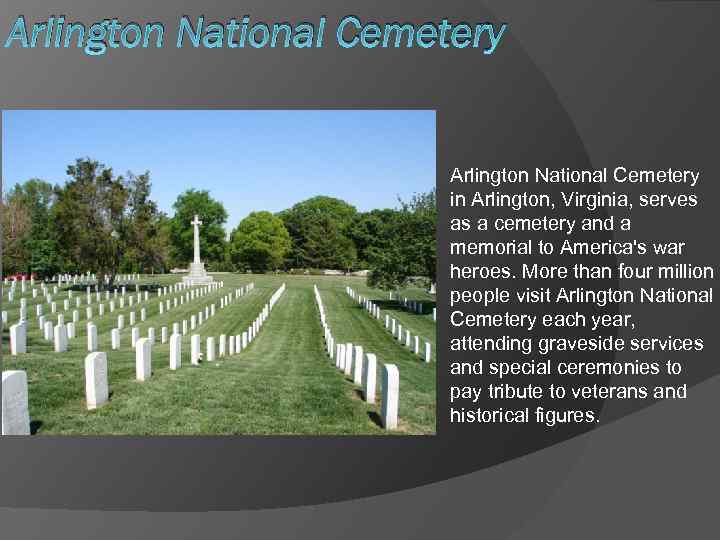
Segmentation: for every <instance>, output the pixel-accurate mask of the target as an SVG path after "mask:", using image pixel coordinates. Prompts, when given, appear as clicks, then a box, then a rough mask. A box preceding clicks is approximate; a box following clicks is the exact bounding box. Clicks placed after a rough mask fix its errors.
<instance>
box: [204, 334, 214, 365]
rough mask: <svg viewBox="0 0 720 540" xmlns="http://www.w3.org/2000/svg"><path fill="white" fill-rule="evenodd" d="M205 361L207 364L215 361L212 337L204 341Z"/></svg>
mask: <svg viewBox="0 0 720 540" xmlns="http://www.w3.org/2000/svg"><path fill="white" fill-rule="evenodd" d="M205 360H206V361H207V362H212V361H214V360H215V338H214V337H212V336H210V337H209V338H207V340H206V341H205Z"/></svg>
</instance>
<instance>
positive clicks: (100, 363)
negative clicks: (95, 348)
mask: <svg viewBox="0 0 720 540" xmlns="http://www.w3.org/2000/svg"><path fill="white" fill-rule="evenodd" d="M108 396H109V390H108V370H107V355H106V354H105V353H104V352H93V353H90V354H88V355H87V356H86V357H85V399H86V400H87V408H88V410H93V409H97V408H98V407H100V406H101V405H103V404H104V403H105V402H107V400H108Z"/></svg>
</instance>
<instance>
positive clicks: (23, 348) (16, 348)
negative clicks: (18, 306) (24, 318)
mask: <svg viewBox="0 0 720 540" xmlns="http://www.w3.org/2000/svg"><path fill="white" fill-rule="evenodd" d="M26 352H27V326H26V325H25V324H24V323H18V324H13V325H12V326H11V327H10V354H11V355H13V356H16V355H18V354H25V353H26ZM23 373H24V372H23ZM4 382H5V379H3V384H4ZM3 391H4V387H3Z"/></svg>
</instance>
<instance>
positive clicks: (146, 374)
mask: <svg viewBox="0 0 720 540" xmlns="http://www.w3.org/2000/svg"><path fill="white" fill-rule="evenodd" d="M150 375H152V344H151V343H150V340H149V339H148V338H140V339H138V340H137V341H136V342H135V378H136V379H137V380H138V381H146V380H148V379H149V378H150Z"/></svg>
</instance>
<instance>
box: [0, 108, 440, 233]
mask: <svg viewBox="0 0 720 540" xmlns="http://www.w3.org/2000/svg"><path fill="white" fill-rule="evenodd" d="M2 120H3V122H2V175H3V188H4V189H5V190H6V191H7V190H8V189H9V188H10V187H12V185H13V184H15V183H18V182H23V181H25V180H27V179H29V178H41V179H43V180H47V181H49V182H52V183H64V182H65V180H66V179H67V175H66V169H67V166H68V165H69V164H70V163H72V162H74V161H75V159H76V158H78V157H86V156H89V157H91V158H93V159H96V160H98V161H100V162H102V163H104V164H105V165H107V166H110V167H112V168H113V170H114V172H115V173H116V174H124V173H125V172H126V171H128V170H130V171H132V172H134V173H136V174H140V173H142V172H145V171H146V170H149V171H150V175H151V180H152V184H153V185H152V193H153V198H154V199H155V200H156V201H157V202H158V203H159V205H160V208H161V209H162V210H163V211H165V212H167V213H168V214H169V215H172V204H173V202H174V201H175V198H176V197H177V196H178V195H179V194H180V193H181V192H183V191H185V190H186V189H189V188H195V189H207V190H209V191H210V194H211V196H212V197H214V198H216V199H218V200H220V201H222V202H223V204H224V205H225V208H226V209H227V211H228V214H229V218H228V222H227V224H226V228H228V229H232V228H234V227H235V226H236V225H237V223H238V222H239V221H240V220H241V219H242V218H243V217H245V216H246V215H247V214H248V213H249V212H251V211H253V210H270V211H271V212H277V211H280V210H283V209H285V208H289V207H290V206H292V205H293V204H295V203H297V202H299V201H302V200H304V199H307V198H309V197H312V196H314V195H319V194H322V195H330V196H333V197H338V198H341V199H344V200H346V201H348V202H349V203H350V204H353V205H354V206H356V207H357V208H358V210H360V211H366V210H371V209H373V208H388V207H395V206H396V202H397V196H400V197H402V198H404V199H407V198H409V197H410V196H411V195H412V194H413V193H416V192H421V191H428V190H430V189H432V188H433V187H434V186H435V113H434V112H433V111H114V110H113V111H102V110H98V111H67V110H64V111H38V110H34V111H3V113H2Z"/></svg>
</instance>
